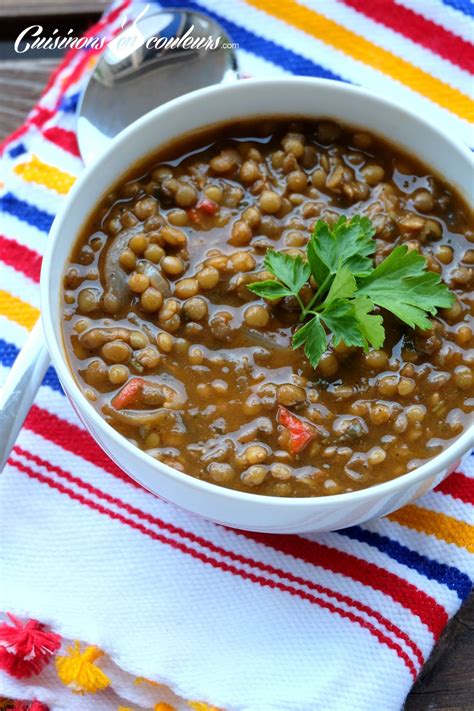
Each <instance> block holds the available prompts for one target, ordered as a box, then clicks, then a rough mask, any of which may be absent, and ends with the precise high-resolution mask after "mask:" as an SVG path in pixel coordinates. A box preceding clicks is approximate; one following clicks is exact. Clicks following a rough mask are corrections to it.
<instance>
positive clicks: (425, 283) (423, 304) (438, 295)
mask: <svg viewBox="0 0 474 711" xmlns="http://www.w3.org/2000/svg"><path fill="white" fill-rule="evenodd" d="M357 293H358V294H360V295H361V296H362V295H365V296H368V297H369V298H370V299H371V300H372V302H373V303H374V304H377V305H378V306H382V307H383V308H384V309H387V311H391V312H392V313H393V314H395V316H397V317H398V318H399V319H400V320H401V321H404V322H405V323H407V324H408V325H409V326H411V328H415V326H418V327H419V328H422V329H427V328H429V327H430V322H429V320H428V318H427V316H426V312H427V313H429V314H431V315H434V314H435V313H436V310H437V309H438V308H449V307H450V306H452V305H453V303H454V301H455V297H454V295H453V294H452V293H451V292H450V291H449V289H448V287H447V286H446V284H442V283H441V279H440V276H439V274H436V273H434V272H429V271H427V270H426V260H425V258H424V257H422V256H421V254H418V252H415V251H412V252H409V251H408V248H407V247H406V246H405V245H403V246H399V247H395V249H394V250H393V252H391V253H390V254H389V256H388V257H387V258H386V259H384V261H383V262H381V263H380V264H379V265H378V267H376V268H375V269H374V270H373V272H372V273H371V274H370V275H368V276H367V277H365V278H363V279H362V280H361V282H360V284H359V288H358V292H357Z"/></svg>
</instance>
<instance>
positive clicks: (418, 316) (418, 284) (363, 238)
mask: <svg viewBox="0 0 474 711" xmlns="http://www.w3.org/2000/svg"><path fill="white" fill-rule="evenodd" d="M374 234H375V230H374V228H373V226H372V223H371V222H370V220H369V218H368V217H361V216H359V215H356V216H355V217H352V219H350V220H347V218H346V217H344V216H342V217H340V218H339V219H338V221H337V222H336V223H335V225H333V226H332V227H331V226H329V225H328V224H327V223H326V222H324V221H323V220H318V222H317V223H316V226H315V228H314V231H313V234H312V235H311V238H310V240H309V242H308V245H307V250H306V259H303V258H302V257H301V256H296V257H295V256H292V255H290V254H286V253H285V252H278V251H275V250H272V249H270V250H268V252H267V254H266V255H265V259H264V262H263V263H264V266H265V269H266V270H267V271H269V272H270V273H271V274H273V275H274V277H275V279H267V280H265V281H259V282H254V283H252V284H249V285H248V288H249V289H250V291H252V292H253V293H254V294H257V295H258V296H261V297H263V298H264V299H268V300H269V301H274V300H276V299H281V298H282V297H286V296H292V297H294V298H295V299H296V301H297V302H298V304H299V306H300V309H301V315H300V322H302V323H303V325H302V326H300V328H298V330H297V331H296V332H295V333H294V335H293V340H292V345H293V348H294V349H296V348H301V347H303V348H304V352H305V354H306V356H307V358H308V360H309V361H310V363H311V365H312V366H313V367H314V368H315V367H316V366H317V365H318V363H319V360H320V358H321V356H322V354H323V353H324V351H325V350H326V349H327V347H328V344H329V343H331V344H332V345H334V346H337V345H338V344H339V343H340V342H341V341H342V342H344V343H345V344H346V345H347V346H360V347H361V348H364V350H368V348H369V346H372V347H373V348H380V347H381V346H382V345H383V343H384V340H385V329H384V326H383V318H382V316H381V315H380V314H374V313H373V311H374V309H375V307H376V306H379V307H382V308H384V309H386V310H387V311H390V312H391V313H393V314H394V315H395V316H396V317H397V318H399V319H400V320H401V321H403V322H404V323H406V324H408V326H410V327H411V328H415V327H419V328H421V329H428V328H430V325H431V324H430V321H429V319H428V315H432V316H434V315H435V314H436V311H437V309H439V308H449V307H450V306H452V304H453V303H454V301H455V297H454V295H453V294H452V293H451V292H450V291H449V289H448V287H447V286H446V284H443V283H442V282H441V279H440V276H439V275H438V274H436V273H434V272H430V271H428V270H427V262H426V259H425V258H424V257H423V256H422V255H421V254H419V253H418V252H416V251H411V252H410V251H409V250H408V248H407V247H406V246H405V245H400V246H398V247H395V249H394V250H393V251H392V252H391V253H390V254H389V256H388V257H387V258H386V259H384V260H383V261H382V262H381V263H380V264H379V265H378V266H377V267H375V266H374V261H373V256H374V253H375V246H376V245H375V240H374ZM311 277H313V279H314V281H315V283H316V285H317V288H316V291H315V293H314V294H313V296H312V297H311V299H310V300H309V302H308V303H307V304H304V303H303V300H302V298H301V295H300V292H301V290H302V288H303V287H304V286H305V285H306V284H307V283H308V281H309V279H310V278H311Z"/></svg>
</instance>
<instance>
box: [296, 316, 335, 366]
mask: <svg viewBox="0 0 474 711" xmlns="http://www.w3.org/2000/svg"><path fill="white" fill-rule="evenodd" d="M303 345H304V353H305V356H306V357H307V359H308V360H309V362H310V363H311V365H312V366H313V368H316V366H317V365H318V363H319V361H320V360H321V356H322V354H323V353H324V351H325V350H326V348H327V336H326V331H325V330H324V328H323V327H322V325H321V322H320V320H319V316H317V315H314V316H313V318H312V319H311V320H310V321H307V322H306V323H305V325H304V326H301V328H299V329H298V330H297V331H296V333H295V334H294V336H293V340H292V346H293V349H294V350H296V349H297V348H301V346H303Z"/></svg>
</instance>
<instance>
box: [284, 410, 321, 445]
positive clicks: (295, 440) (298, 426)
mask: <svg viewBox="0 0 474 711" xmlns="http://www.w3.org/2000/svg"><path fill="white" fill-rule="evenodd" d="M277 419H278V422H279V423H280V425H283V427H285V428H286V429H287V430H288V432H289V433H290V453H291V454H298V452H301V451H302V450H303V449H304V448H305V447H306V445H308V444H309V443H310V442H311V440H312V439H314V437H315V436H316V433H315V431H314V428H313V427H311V426H310V425H308V424H307V423H306V422H304V421H303V420H300V418H299V417H296V415H293V414H292V413H291V412H290V411H289V410H287V409H286V407H279V408H278V414H277Z"/></svg>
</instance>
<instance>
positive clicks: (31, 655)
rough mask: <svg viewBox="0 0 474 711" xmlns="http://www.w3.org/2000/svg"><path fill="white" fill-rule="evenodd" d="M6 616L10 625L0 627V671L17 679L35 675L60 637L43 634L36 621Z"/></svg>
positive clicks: (48, 659)
mask: <svg viewBox="0 0 474 711" xmlns="http://www.w3.org/2000/svg"><path fill="white" fill-rule="evenodd" d="M7 615H8V617H9V618H10V620H11V622H12V624H11V625H9V624H7V623H4V624H2V625H0V669H3V671H6V672H7V674H10V675H11V676H14V677H16V678H17V679H24V678H25V677H29V676H32V675H33V674H39V673H40V671H41V670H42V669H43V668H44V667H45V666H46V664H48V663H49V662H50V661H51V658H52V656H53V654H54V653H55V652H57V651H58V649H59V647H60V646H61V637H60V636H59V635H58V634H54V632H46V629H45V626H44V625H42V624H41V622H38V621H37V620H27V621H26V622H22V621H21V620H19V619H18V617H15V616H14V615H12V614H10V613H9V612H8V613H7ZM19 711H21V709H20V710H19ZM34 711H41V708H40V709H34Z"/></svg>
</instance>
